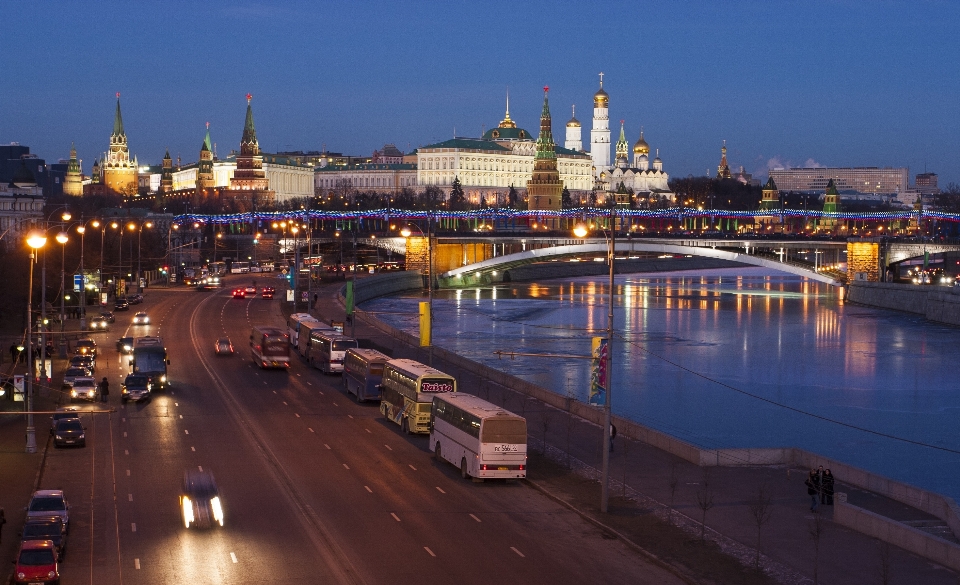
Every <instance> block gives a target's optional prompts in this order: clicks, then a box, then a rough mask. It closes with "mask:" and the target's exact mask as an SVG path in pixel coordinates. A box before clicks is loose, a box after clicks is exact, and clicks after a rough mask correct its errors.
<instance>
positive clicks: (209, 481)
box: [180, 470, 223, 528]
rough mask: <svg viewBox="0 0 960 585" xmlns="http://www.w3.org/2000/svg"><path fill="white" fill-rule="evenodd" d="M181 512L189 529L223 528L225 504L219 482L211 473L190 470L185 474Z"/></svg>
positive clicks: (181, 494)
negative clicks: (217, 526) (218, 526)
mask: <svg viewBox="0 0 960 585" xmlns="http://www.w3.org/2000/svg"><path fill="white" fill-rule="evenodd" d="M180 511H181V515H182V517H183V525H184V526H186V527H187V528H190V527H191V526H193V527H196V528H210V527H212V526H216V525H220V526H223V504H222V503H221V501H220V490H219V488H217V481H216V480H215V479H214V478H213V474H212V473H210V472H209V471H199V470H189V471H185V472H184V473H183V489H182V491H181V493H180Z"/></svg>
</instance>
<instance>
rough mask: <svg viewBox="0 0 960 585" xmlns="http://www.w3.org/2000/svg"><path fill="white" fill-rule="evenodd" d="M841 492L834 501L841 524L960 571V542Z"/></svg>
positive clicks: (838, 520) (835, 510) (838, 522)
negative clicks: (889, 515)
mask: <svg viewBox="0 0 960 585" xmlns="http://www.w3.org/2000/svg"><path fill="white" fill-rule="evenodd" d="M840 495H841V494H837V496H838V497H837V498H836V499H835V500H834V503H833V521H834V522H836V523H837V524H840V525H842V526H846V527H847V528H850V529H852V530H856V531H857V532H860V533H862V534H866V535H867V536H872V537H874V538H878V539H880V540H882V541H884V542H889V543H890V544H892V545H895V546H899V547H900V548H902V549H904V550H907V551H910V552H912V553H914V554H916V555H919V556H921V557H923V558H925V559H929V560H931V561H933V562H935V563H938V564H941V565H943V566H945V567H949V568H951V569H953V570H954V571H960V545H958V544H956V543H953V542H950V541H947V540H943V539H942V538H938V537H937V536H935V535H933V534H929V533H927V532H924V531H922V530H918V529H916V528H914V527H912V526H907V525H906V524H903V523H902V522H897V521H896V520H891V519H890V518H887V517H885V516H881V515H879V514H874V513H873V512H870V511H869V510H864V509H863V508H860V507H858V506H854V505H853V504H850V503H848V502H846V501H845V499H844V498H842V497H839V496H840Z"/></svg>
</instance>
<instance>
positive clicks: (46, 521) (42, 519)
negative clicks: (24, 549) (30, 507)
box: [20, 516, 67, 559]
mask: <svg viewBox="0 0 960 585" xmlns="http://www.w3.org/2000/svg"><path fill="white" fill-rule="evenodd" d="M20 540H21V541H22V542H27V541H29V540H49V541H50V542H52V543H53V546H54V547H55V548H56V549H57V555H58V556H59V557H60V558H61V559H63V553H64V551H65V550H66V548H67V530H66V529H65V528H64V527H63V520H61V519H60V518H57V517H56V516H38V517H36V518H30V519H29V520H27V521H26V522H24V524H23V532H21V533H20Z"/></svg>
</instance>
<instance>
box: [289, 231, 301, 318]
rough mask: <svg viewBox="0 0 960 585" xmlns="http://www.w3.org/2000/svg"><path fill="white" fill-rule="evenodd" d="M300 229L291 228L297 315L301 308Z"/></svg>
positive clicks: (294, 298)
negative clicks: (298, 237) (298, 235)
mask: <svg viewBox="0 0 960 585" xmlns="http://www.w3.org/2000/svg"><path fill="white" fill-rule="evenodd" d="M299 231H300V228H299V227H298V226H296V225H293V226H291V227H290V233H292V234H293V312H294V313H296V312H297V309H298V308H299V307H300V299H298V298H297V294H298V293H299V292H300V246H298V245H297V232H299Z"/></svg>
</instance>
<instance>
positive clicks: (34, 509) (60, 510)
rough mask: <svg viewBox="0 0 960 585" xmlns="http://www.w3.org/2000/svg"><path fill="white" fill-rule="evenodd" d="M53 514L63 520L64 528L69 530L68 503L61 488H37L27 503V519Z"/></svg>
mask: <svg viewBox="0 0 960 585" xmlns="http://www.w3.org/2000/svg"><path fill="white" fill-rule="evenodd" d="M50 516H54V517H56V518H59V519H60V521H61V522H63V528H64V530H67V531H68V532H69V531H70V504H69V503H68V502H67V498H66V497H65V496H64V495H63V490H37V491H35V492H33V495H32V496H31V497H30V503H29V504H27V520H30V519H31V518H41V517H42V518H47V517H50Z"/></svg>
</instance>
